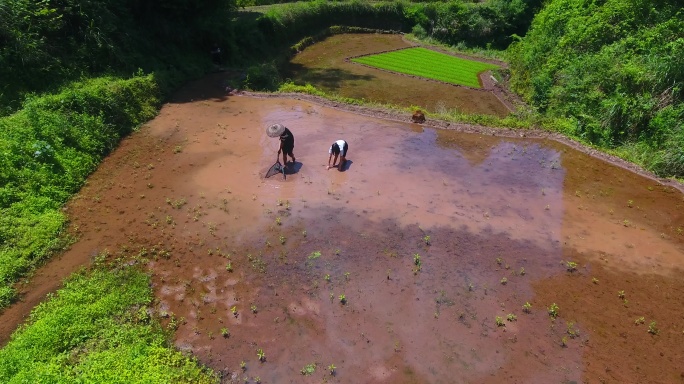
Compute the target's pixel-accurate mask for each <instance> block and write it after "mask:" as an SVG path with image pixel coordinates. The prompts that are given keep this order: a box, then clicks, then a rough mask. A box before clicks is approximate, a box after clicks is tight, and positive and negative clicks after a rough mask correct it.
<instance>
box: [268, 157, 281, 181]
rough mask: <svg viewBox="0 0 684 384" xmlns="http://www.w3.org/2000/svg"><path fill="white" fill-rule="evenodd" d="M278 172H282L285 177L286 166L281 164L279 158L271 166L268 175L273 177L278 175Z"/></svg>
mask: <svg viewBox="0 0 684 384" xmlns="http://www.w3.org/2000/svg"><path fill="white" fill-rule="evenodd" d="M278 173H282V174H283V179H284V178H285V167H283V165H282V164H280V161H279V160H277V161H276V162H275V164H273V165H272V166H271V168H269V169H268V171H267V172H266V177H271V176H273V175H276V174H278Z"/></svg>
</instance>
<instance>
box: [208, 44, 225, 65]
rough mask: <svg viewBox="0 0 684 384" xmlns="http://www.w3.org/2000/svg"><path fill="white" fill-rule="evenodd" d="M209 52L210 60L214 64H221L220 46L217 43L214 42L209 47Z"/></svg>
mask: <svg viewBox="0 0 684 384" xmlns="http://www.w3.org/2000/svg"><path fill="white" fill-rule="evenodd" d="M209 53H210V54H211V61H213V62H214V64H216V65H221V64H222V63H221V48H220V47H219V46H218V44H214V45H213V46H212V47H211V51H210V52H209Z"/></svg>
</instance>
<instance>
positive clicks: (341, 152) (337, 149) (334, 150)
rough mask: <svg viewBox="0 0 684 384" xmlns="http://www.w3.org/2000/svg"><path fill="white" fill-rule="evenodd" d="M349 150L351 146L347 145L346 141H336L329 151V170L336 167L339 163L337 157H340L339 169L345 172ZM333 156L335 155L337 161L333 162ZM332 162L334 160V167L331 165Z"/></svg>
mask: <svg viewBox="0 0 684 384" xmlns="http://www.w3.org/2000/svg"><path fill="white" fill-rule="evenodd" d="M348 149H349V144H347V142H346V141H344V140H337V141H335V142H334V143H333V144H332V145H331V146H330V149H329V150H328V154H329V155H330V156H328V168H326V169H330V168H332V167H335V164H336V163H337V157H338V156H339V158H340V163H339V164H338V165H337V169H338V170H339V171H342V170H344V165H345V163H346V162H347V150H348ZM333 155H335V159H334V160H333ZM330 160H333V162H332V165H330Z"/></svg>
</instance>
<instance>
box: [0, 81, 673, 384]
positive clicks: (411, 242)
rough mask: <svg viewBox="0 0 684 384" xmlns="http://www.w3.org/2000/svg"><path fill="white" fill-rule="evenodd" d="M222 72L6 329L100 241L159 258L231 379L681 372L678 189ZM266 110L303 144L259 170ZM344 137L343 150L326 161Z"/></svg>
mask: <svg viewBox="0 0 684 384" xmlns="http://www.w3.org/2000/svg"><path fill="white" fill-rule="evenodd" d="M220 76H221V75H220V74H219V75H217V76H214V77H209V78H207V79H205V80H203V81H200V82H198V83H195V84H191V85H190V86H188V87H187V88H186V89H185V90H184V91H183V92H181V93H179V94H178V95H177V97H176V99H175V100H173V101H172V102H170V103H168V104H167V105H165V106H164V107H163V109H162V110H161V112H160V114H159V116H158V117H157V118H156V119H154V120H153V121H151V122H149V123H148V124H147V125H146V126H144V127H142V128H141V130H140V131H139V132H136V133H135V134H133V135H131V136H130V137H128V138H126V139H125V140H123V142H122V143H121V146H120V147H119V148H117V149H116V150H115V151H114V152H113V153H112V155H111V156H109V157H108V158H107V159H106V160H105V161H104V162H103V163H102V165H101V166H100V167H99V169H98V170H97V171H96V172H95V173H94V174H93V175H92V177H91V178H90V179H89V181H88V183H87V185H86V186H85V187H84V188H83V190H82V191H81V192H80V193H79V194H78V195H77V196H76V197H75V198H74V199H73V200H72V201H71V202H70V203H69V205H68V206H67V208H66V211H67V213H68V214H69V217H70V218H71V227H70V229H71V231H72V232H73V233H74V234H76V235H78V237H79V241H78V242H76V243H75V244H74V245H73V247H72V248H71V249H70V250H69V251H68V252H66V253H65V254H64V255H63V256H61V257H60V258H58V259H55V260H53V261H51V262H49V263H48V265H46V267H45V268H43V269H41V270H39V271H38V272H37V273H36V275H35V276H34V277H33V279H32V282H31V284H29V285H27V286H26V288H25V292H24V296H23V302H22V303H21V305H16V306H14V307H12V308H10V309H8V310H6V311H5V312H3V313H2V315H1V316H2V320H3V321H2V322H0V326H1V327H2V328H1V330H2V335H3V340H4V341H6V340H7V336H8V335H9V333H10V332H11V331H12V330H13V329H14V328H16V326H17V324H18V323H19V322H20V321H21V320H22V319H23V318H24V316H25V315H26V314H27V313H28V311H29V310H30V309H31V308H32V307H33V306H34V305H35V304H36V303H37V302H38V301H40V300H41V299H42V298H43V297H44V295H45V293H46V292H50V291H52V290H54V289H55V288H56V286H57V284H58V282H59V281H60V280H61V279H62V278H63V277H65V276H66V275H68V274H69V273H71V272H72V271H74V270H75V269H77V268H78V267H79V266H81V265H87V264H88V262H89V260H91V259H92V258H94V257H95V256H96V255H98V254H103V253H106V254H108V255H109V256H108V258H109V260H112V261H114V260H116V259H120V260H122V261H124V262H129V260H135V261H136V262H139V263H141V264H142V265H144V266H145V267H146V268H148V269H149V271H150V273H151V274H152V276H153V284H154V290H155V294H156V302H155V303H154V310H155V311H156V313H157V314H158V315H160V316H161V317H162V319H163V322H164V325H165V326H167V327H169V328H171V329H175V330H176V333H175V340H174V342H175V344H176V346H177V347H178V348H180V349H182V350H186V351H188V352H190V353H193V354H194V355H195V356H197V357H198V359H199V361H200V362H201V363H203V364H206V365H207V366H209V367H211V368H213V369H214V370H216V371H217V372H220V373H221V374H222V376H223V381H224V382H245V381H247V382H256V378H257V377H258V378H259V379H260V381H261V382H263V383H309V382H311V383H313V382H322V381H323V382H340V383H428V382H429V383H501V382H511V383H570V382H577V383H580V382H584V383H601V382H604V383H674V382H682V381H684V368H682V364H681V362H682V361H684V347H682V345H683V343H682V341H684V314H683V313H682V311H681V308H680V306H681V297H682V295H683V294H684V280H683V279H682V278H681V276H682V272H683V268H682V266H683V265H684V233H683V232H684V197H683V194H682V193H681V192H680V191H679V190H678V189H675V188H673V187H671V186H665V185H662V184H659V183H658V182H656V181H654V180H653V179H649V178H646V177H643V176H640V175H637V174H635V173H631V172H629V171H627V170H625V169H623V168H621V167H618V166H615V165H611V164H609V163H606V162H603V161H600V160H597V159H595V158H592V157H590V156H588V155H586V154H584V153H582V152H579V151H576V150H574V149H571V148H569V147H566V146H564V145H562V144H559V143H557V142H554V141H551V140H545V139H520V138H504V137H499V136H492V135H485V134H465V133H460V132H456V131H450V130H438V129H434V128H431V127H430V125H429V123H430V122H429V121H428V123H427V124H426V125H418V124H409V123H405V122H401V121H395V120H388V119H378V118H373V117H369V116H363V115H359V114H353V113H350V112H345V111H343V110H339V109H334V108H329V107H326V106H324V105H322V104H318V103H314V102H310V101H304V100H294V99H286V98H269V99H266V98H257V97H252V96H247V95H232V94H231V95H226V94H224V93H223V89H222V87H220V86H219V85H218V84H222V79H221V78H220ZM276 122H280V123H283V124H285V125H286V126H288V127H289V128H290V129H291V130H292V132H293V133H294V135H295V150H294V153H295V156H296V158H297V162H296V163H295V164H293V166H292V168H291V171H290V172H288V174H287V175H286V177H285V178H283V177H282V176H281V175H276V176H273V177H271V178H268V179H265V178H264V177H263V176H264V174H265V173H266V171H267V169H268V168H269V167H270V166H271V165H272V164H273V162H274V161H275V157H276V152H277V149H278V143H277V139H271V138H269V137H267V136H266V135H265V128H266V127H267V126H268V125H270V124H272V123H276ZM340 138H342V139H345V140H347V141H348V142H349V153H348V156H347V158H348V160H349V164H348V166H347V167H346V169H345V170H344V171H343V172H339V171H337V170H334V169H331V170H326V167H325V165H326V163H327V160H328V152H327V151H328V148H329V146H330V145H331V144H332V142H333V141H334V140H337V139H340ZM342 295H343V296H342ZM341 297H343V298H344V300H341ZM526 303H529V310H528V311H524V308H523V306H524V305H525V304H526ZM552 304H556V305H557V317H555V318H553V317H551V316H550V315H549V313H548V308H549V307H551V306H552ZM649 330H651V331H652V333H649ZM259 350H260V351H261V352H263V358H264V359H263V361H260V360H259V356H258V351H259ZM331 365H334V367H335V369H334V375H331V373H330V370H329V368H330V367H331Z"/></svg>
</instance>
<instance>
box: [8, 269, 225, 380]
mask: <svg viewBox="0 0 684 384" xmlns="http://www.w3.org/2000/svg"><path fill="white" fill-rule="evenodd" d="M151 302H152V291H151V289H150V281H149V278H148V277H147V276H146V275H144V274H143V273H140V272H138V271H136V270H135V269H134V268H132V267H127V268H124V269H119V270H114V271H109V272H108V271H105V270H99V269H98V270H96V271H94V272H92V273H78V274H75V275H73V276H71V277H70V278H69V279H68V280H67V281H66V282H65V284H64V287H63V288H62V289H60V290H59V291H58V292H57V294H56V295H54V296H51V297H50V298H49V299H48V300H47V301H45V302H43V303H41V304H40V305H38V306H37V307H36V308H35V309H34V310H33V311H32V312H31V315H30V317H29V320H28V322H27V323H26V324H24V325H23V326H22V327H21V328H20V329H18V330H17V331H15V332H14V334H13V335H12V337H11V340H10V341H9V342H8V344H7V345H6V346H5V347H4V348H2V349H1V350H0V382H3V383H8V384H10V383H76V382H86V383H87V382H91V383H190V382H192V383H217V382H218V379H217V377H215V375H214V374H212V373H211V372H209V371H208V370H206V369H204V368H202V367H200V366H199V365H198V364H197V362H196V361H194V360H193V359H191V358H188V357H186V356H183V355H182V354H181V353H180V352H178V351H176V350H174V349H173V348H172V347H171V345H170V343H169V342H168V341H167V335H166V333H165V332H164V330H163V328H162V327H161V325H160V324H159V323H158V322H156V321H155V320H154V318H153V317H151V316H150V314H149V313H148V311H149V309H148V306H149V305H150V303H151Z"/></svg>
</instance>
